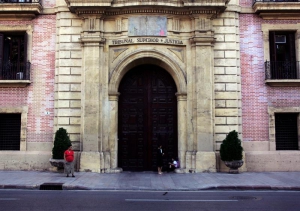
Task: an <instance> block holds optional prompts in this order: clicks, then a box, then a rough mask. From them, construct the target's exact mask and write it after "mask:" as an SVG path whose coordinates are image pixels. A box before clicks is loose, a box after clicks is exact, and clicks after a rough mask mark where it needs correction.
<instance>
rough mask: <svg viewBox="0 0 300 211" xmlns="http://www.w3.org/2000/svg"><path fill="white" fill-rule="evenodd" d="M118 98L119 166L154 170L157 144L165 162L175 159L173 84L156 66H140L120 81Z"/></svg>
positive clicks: (175, 107)
mask: <svg viewBox="0 0 300 211" xmlns="http://www.w3.org/2000/svg"><path fill="white" fill-rule="evenodd" d="M119 92H120V94H121V95H120V99H119V131H118V137H119V144H118V166H119V167H121V168H123V170H125V171H126V170H130V171H147V170H156V169H157V168H156V151H157V147H158V145H159V144H162V145H163V148H164V151H165V162H167V161H168V160H169V159H171V157H177V150H178V146H177V99H176V96H175V93H176V85H175V83H174V80H173V78H172V77H171V75H170V74H169V73H168V72H166V71H165V70H164V69H162V68H160V67H158V66H155V65H141V66H137V67H135V68H133V69H132V70H130V71H129V72H128V73H127V74H126V75H125V76H124V78H123V79H122V81H121V84H120V87H119Z"/></svg>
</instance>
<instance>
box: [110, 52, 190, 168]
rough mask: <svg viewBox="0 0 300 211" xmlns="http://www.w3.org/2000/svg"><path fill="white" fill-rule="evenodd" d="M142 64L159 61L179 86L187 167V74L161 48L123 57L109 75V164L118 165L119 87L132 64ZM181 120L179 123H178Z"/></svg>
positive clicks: (181, 154)
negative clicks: (160, 50)
mask: <svg viewBox="0 0 300 211" xmlns="http://www.w3.org/2000/svg"><path fill="white" fill-rule="evenodd" d="M142 64H152V65H157V66H159V67H161V68H163V69H165V70H166V71H167V72H169V74H170V75H171V76H172V78H173V80H174V82H175V84H176V86H177V93H176V96H177V113H178V121H177V124H178V125H177V128H178V158H179V159H180V162H181V168H185V152H186V130H187V128H186V77H185V74H184V71H183V70H182V69H181V67H180V66H179V65H178V64H177V63H176V62H175V60H172V59H171V58H168V57H166V56H165V55H164V54H163V53H162V52H159V51H157V50H152V51H135V52H133V53H131V54H129V55H127V56H126V57H124V58H123V59H122V61H120V62H119V63H118V64H117V65H116V67H115V68H113V69H112V71H111V74H110V77H109V100H110V114H111V118H110V119H111V122H110V131H109V146H110V166H111V168H112V169H116V168H117V167H118V162H117V161H118V157H117V156H118V133H117V131H118V98H119V93H118V88H119V85H120V82H121V80H122V78H123V76H124V75H125V74H126V73H127V72H128V71H129V70H130V69H132V68H133V67H136V66H138V65H142ZM179 122H180V124H179Z"/></svg>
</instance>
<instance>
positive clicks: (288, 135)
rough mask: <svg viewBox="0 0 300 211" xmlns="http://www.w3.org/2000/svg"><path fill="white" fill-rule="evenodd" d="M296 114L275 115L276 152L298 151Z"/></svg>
mask: <svg viewBox="0 0 300 211" xmlns="http://www.w3.org/2000/svg"><path fill="white" fill-rule="evenodd" d="M297 121H298V113H275V134H276V135H275V137H276V150H298V149H299V146H298V145H299V144H298V124H297Z"/></svg>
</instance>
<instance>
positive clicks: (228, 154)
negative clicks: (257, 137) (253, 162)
mask: <svg viewBox="0 0 300 211" xmlns="http://www.w3.org/2000/svg"><path fill="white" fill-rule="evenodd" d="M220 156H221V160H223V161H233V160H242V159H243V147H242V146H241V140H240V139H239V138H238V133H237V132H236V131H235V130H233V131H231V132H229V133H228V135H227V136H226V138H225V139H224V140H223V142H222V144H221V148H220Z"/></svg>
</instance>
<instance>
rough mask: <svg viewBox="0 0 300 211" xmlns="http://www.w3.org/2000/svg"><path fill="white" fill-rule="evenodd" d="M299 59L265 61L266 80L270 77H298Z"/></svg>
mask: <svg viewBox="0 0 300 211" xmlns="http://www.w3.org/2000/svg"><path fill="white" fill-rule="evenodd" d="M299 67H300V66H299V61H297V62H296V61H294V62H293V61H285V62H277V61H266V62H265V71H266V72H265V74H266V80H270V79H300V71H299V69H300V68H299Z"/></svg>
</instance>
